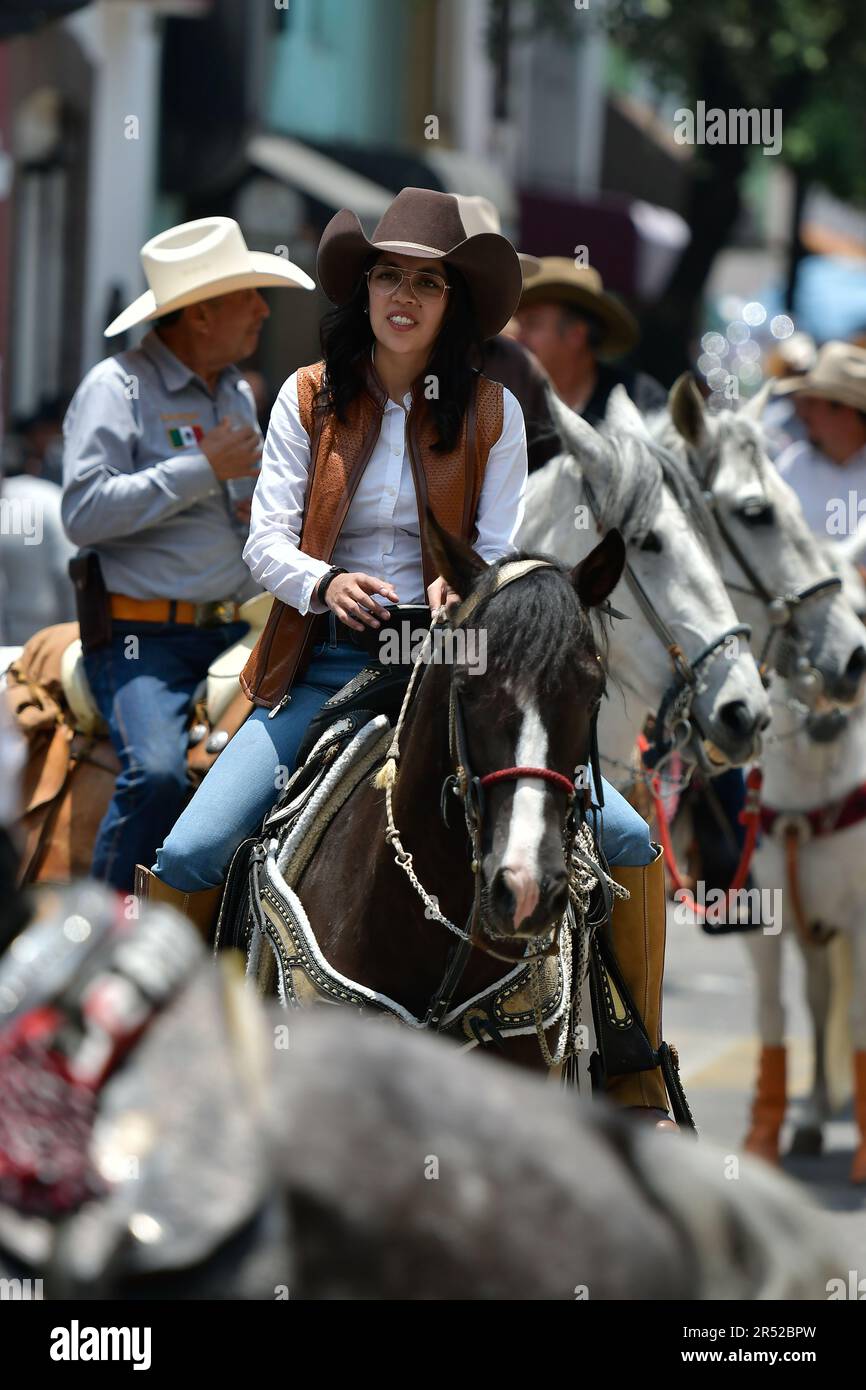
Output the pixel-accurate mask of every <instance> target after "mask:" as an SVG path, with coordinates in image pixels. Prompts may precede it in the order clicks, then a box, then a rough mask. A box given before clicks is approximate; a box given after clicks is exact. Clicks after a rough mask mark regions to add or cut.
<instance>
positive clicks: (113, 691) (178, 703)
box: [85, 622, 247, 893]
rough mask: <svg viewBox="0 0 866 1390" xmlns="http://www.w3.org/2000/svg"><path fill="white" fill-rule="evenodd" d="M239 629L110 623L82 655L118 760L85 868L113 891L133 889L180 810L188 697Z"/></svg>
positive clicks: (231, 626)
mask: <svg viewBox="0 0 866 1390" xmlns="http://www.w3.org/2000/svg"><path fill="white" fill-rule="evenodd" d="M246 630H247V629H246V624H245V623H232V624H229V625H227V626H225V627H221V628H208V629H202V628H194V627H191V626H187V625H186V624H184V625H179V624H165V625H163V624H158V623H140V624H131V623H125V622H124V623H115V624H114V637H113V639H112V641H111V643H110V644H109V645H108V646H105V647H101V648H99V649H98V650H97V651H94V652H90V653H89V654H88V655H87V656H86V657H85V668H86V671H87V678H88V681H89V682H90V687H91V690H92V691H93V696H94V699H95V700H96V703H97V705H98V706H99V709H100V712H101V714H102V716H103V718H104V719H105V721H106V723H107V725H108V730H109V734H110V737H111V742H112V744H113V745H114V749H115V752H116V753H117V756H118V758H119V759H120V765H121V770H120V774H119V776H118V778H117V782H116V783H115V788H114V795H113V797H112V800H111V803H110V805H109V807H108V810H107V812H106V813H105V816H104V818H103V820H102V824H101V825H100V827H99V833H98V835H97V837H96V845H95V847H94V852H93V865H92V869H91V872H92V874H93V877H94V878H98V879H101V880H103V881H104V882H106V883H109V884H111V886H112V887H113V888H116V889H117V890H118V891H119V892H122V893H128V892H131V891H132V887H133V879H134V875H135V865H136V864H137V863H141V864H149V863H150V862H151V860H152V858H153V855H154V851H155V849H156V846H157V845H158V844H159V843H160V842H161V840H162V838H163V836H164V835H165V834H167V832H168V830H169V829H170V827H171V825H172V824H173V822H174V820H175V818H176V817H177V815H178V814H179V813H180V811H181V809H182V807H183V804H184V801H185V800H186V797H187V794H188V787H187V781H186V748H187V722H188V719H189V706H190V701H191V699H192V696H193V694H194V693H195V690H196V688H197V687H198V685H199V683H200V682H201V681H202V680H203V679H204V677H205V676H206V674H207V669H208V667H209V666H210V664H211V662H212V661H214V660H215V659H216V657H218V656H219V655H220V653H221V652H223V651H225V650H226V648H227V647H230V646H232V645H233V643H235V642H237V641H238V640H239V638H241V637H242V636H243V634H244V633H245V632H246Z"/></svg>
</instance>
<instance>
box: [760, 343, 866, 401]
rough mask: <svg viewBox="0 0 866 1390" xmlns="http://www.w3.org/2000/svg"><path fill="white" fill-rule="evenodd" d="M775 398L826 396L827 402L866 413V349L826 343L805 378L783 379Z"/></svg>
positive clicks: (848, 344) (777, 385)
mask: <svg viewBox="0 0 866 1390" xmlns="http://www.w3.org/2000/svg"><path fill="white" fill-rule="evenodd" d="M773 395H774V396H793V395H798V396H823V397H824V399H825V400H827V401H837V402H838V403H839V404H840V405H850V406H853V408H854V409H855V410H866V349H864V348H860V347H854V346H853V344H851V343H825V344H824V346H823V347H822V348H820V349H819V350H818V356H817V357H816V359H815V365H814V367H813V368H812V370H811V371H809V372H806V373H805V374H804V375H802V376H792V377H791V376H789V377H783V378H782V380H781V381H778V382H777V383H776V386H775V389H774V391H773Z"/></svg>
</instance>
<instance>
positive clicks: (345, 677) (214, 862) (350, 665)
mask: <svg viewBox="0 0 866 1390" xmlns="http://www.w3.org/2000/svg"><path fill="white" fill-rule="evenodd" d="M365 661H366V657H365V656H364V654H363V652H360V651H358V649H357V648H356V647H353V646H352V645H351V643H342V642H341V643H339V644H337V645H336V646H331V645H329V644H327V643H323V644H322V645H321V646H318V647H316V648H315V649H314V652H313V659H312V660H311V662H310V665H309V667H308V670H307V674H306V676H305V677H304V680H303V681H301V682H299V683H298V684H297V685H296V686H295V687H294V689H293V690H292V698H291V701H290V703H289V704H288V705H286V706H285V707H284V708H283V709H281V710H280V712H279V714H277V715H275V716H274V718H273V719H269V718H268V711H267V710H263V709H257V710H255V711H254V712H253V713H252V714H251V715H250V717H249V719H248V720H247V721H246V723H245V724H244V725H242V727H241V728H240V729H239V730H238V732H237V733H236V734H235V736H234V738H233V739H232V741H231V743H230V744H229V745H228V747H227V748H226V749H225V750H224V752H222V753H221V754H220V756H219V758H218V759H217V761H216V762H215V763H214V765H213V767H212V768H211V770H210V771H209V772H208V774H207V776H206V777H205V779H204V781H203V782H202V784H201V786H200V787H199V789H198V791H197V792H196V794H195V796H194V797H193V799H192V801H190V803H189V805H188V806H187V807H186V810H185V811H184V812H183V814H182V815H181V817H180V819H179V820H178V821H177V824H176V825H175V826H174V828H173V830H172V831H171V834H170V835H169V836H168V839H167V840H166V842H165V844H164V845H163V846H162V849H161V850H160V851H159V854H158V855H157V859H156V864H155V865H154V870H155V872H156V873H157V874H158V875H159V877H160V878H161V879H163V880H164V881H165V882H166V883H168V884H170V885H171V887H172V888H177V889H178V890H179V891H180V892H182V893H196V892H199V891H200V890H202V889H204V888H214V887H216V886H217V884H220V883H222V882H223V880H224V879H225V876H226V873H227V871H228V866H229V863H230V861H231V857H232V855H233V854H234V852H235V850H236V849H237V847H238V845H239V844H240V843H241V841H242V840H243V839H245V838H246V837H247V836H248V835H252V834H254V833H255V831H256V830H257V829H258V827H259V825H260V824H261V822H262V820H263V819H264V816H265V814H266V812H267V811H268V809H269V808H270V807H271V806H272V805H273V804H274V802H275V801H276V800H277V796H278V794H279V789H280V788H281V787H283V786H285V782H286V775H287V773H288V774H290V773H291V772H292V771H293V770H294V766H295V758H296V756H297V751H298V748H299V746H300V742H301V739H302V738H303V736H304V733H305V732H306V728H307V725H308V724H309V722H310V720H311V719H312V718H313V716H314V715H315V714H317V713H318V712H319V710H320V709H321V707H322V705H323V704H324V703H325V700H326V699H327V698H328V696H329V695H332V694H333V693H334V692H335V691H336V690H339V689H340V688H341V686H343V685H345V684H346V682H347V681H349V680H351V679H352V676H354V675H356V674H357V672H358V671H360V670H361V668H362V667H363V666H364V663H365ZM604 795H605V809H604V837H603V838H604V847H605V852H606V853H607V856H608V859H609V860H610V862H611V864H633V865H640V864H649V863H650V862H651V860H652V859H653V858H654V851H653V849H652V846H651V843H650V838H649V828H648V826H647V824H646V821H644V820H642V819H641V817H640V816H639V815H638V813H637V811H635V810H633V808H632V807H631V806H630V805H629V804H628V802H627V801H626V800H625V799H624V798H623V797H621V796H620V794H619V792H617V791H615V790H614V788H613V787H611V786H610V785H609V784H608V783H607V782H605V784H604Z"/></svg>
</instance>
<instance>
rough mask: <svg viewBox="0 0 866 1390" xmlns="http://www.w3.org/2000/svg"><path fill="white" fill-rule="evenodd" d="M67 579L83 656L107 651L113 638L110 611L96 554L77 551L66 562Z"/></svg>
mask: <svg viewBox="0 0 866 1390" xmlns="http://www.w3.org/2000/svg"><path fill="white" fill-rule="evenodd" d="M69 577H70V579H71V580H72V584H73V587H74V589H75V605H76V608H77V610H78V627H79V631H80V634H81V645H82V647H83V648H84V650H85V652H93V651H96V650H97V649H98V648H99V647H107V646H108V644H109V643H110V641H111V636H112V632H111V608H110V606H109V602H108V590H107V589H106V587H105V580H104V579H103V577H102V566H101V565H100V563H99V556H98V555H97V553H96V551H95V550H79V552H78V554H77V555H74V556H73V558H72V559H71V560H70V561H69Z"/></svg>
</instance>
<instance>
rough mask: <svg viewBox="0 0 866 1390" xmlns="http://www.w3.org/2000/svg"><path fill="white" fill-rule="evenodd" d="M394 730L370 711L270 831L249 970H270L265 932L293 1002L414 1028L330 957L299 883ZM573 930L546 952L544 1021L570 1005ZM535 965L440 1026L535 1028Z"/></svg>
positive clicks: (288, 1002)
mask: <svg viewBox="0 0 866 1390" xmlns="http://www.w3.org/2000/svg"><path fill="white" fill-rule="evenodd" d="M390 736H391V731H390V726H389V723H388V720H387V719H386V718H385V717H384V716H383V715H379V716H377V717H376V718H375V719H371V720H370V721H369V723H367V724H366V725H365V726H364V728H363V729H361V730H360V731H359V732H358V733H357V734H356V735H355V737H354V738H353V739H352V741H351V743H350V744H349V745H348V746H347V747H346V748H345V749H344V750H343V752H342V753H341V754H340V756H339V757H338V758H337V759H336V761H335V762H334V763H333V765H332V766H331V767H330V768H329V769H328V770H327V772H326V773H325V775H324V777H323V778H322V780H321V781H320V782H319V783H318V785H317V786H316V787H315V790H314V792H313V795H312V796H311V797H310V798H309V799H308V800H306V802H305V804H304V805H303V807H302V809H301V810H300V814H299V815H298V818H297V820H296V821H295V823H294V824H293V825H292V826H291V828H290V829H289V830H288V833H284V835H283V836H282V837H281V841H280V840H277V839H271V840H270V841H269V843H268V846H267V852H266V855H265V857H264V859H261V860H259V861H258V862H257V863H254V864H253V865H252V868H251V873H252V875H253V885H252V887H253V892H252V895H251V904H252V909H253V916H254V919H255V922H256V925H257V927H258V931H257V932H256V933H255V934H254V939H253V942H252V943H251V948H250V953H249V956H248V961H247V973H248V975H256V976H262V975H263V974H264V973H265V971H264V968H263V962H262V953H261V947H262V945H263V942H264V941H265V940H266V941H267V943H268V945H269V947H270V949H271V951H272V952H273V956H274V961H275V964H276V967H277V989H278V994H279V996H280V999H281V1001H282V1002H283V1004H284V1005H285V1006H286V1007H291V1006H295V1007H305V1006H308V1005H310V1004H314V1003H331V1004H344V1005H345V1004H349V1005H352V1006H354V1007H355V1008H357V1009H359V1010H360V1011H362V1012H363V1011H368V1010H373V1011H375V1012H377V1013H379V1014H384V1015H386V1016H390V1017H392V1018H394V1019H396V1020H398V1021H399V1022H400V1023H403V1024H405V1025H407V1026H408V1027H410V1028H421V1027H423V1026H424V1025H423V1021H422V1020H421V1019H419V1018H416V1017H415V1016H414V1015H413V1014H412V1013H410V1012H409V1010H408V1009H406V1008H404V1006H403V1005H402V1004H400V1003H398V1002H397V1000H395V999H391V998H390V997H389V996H388V995H385V994H380V993H379V992H378V991H376V990H373V989H370V988H368V987H367V986H366V985H362V984H359V983H358V982H357V981H354V980H350V979H348V978H347V977H346V976H344V975H341V974H340V972H339V971H338V970H335V969H334V967H333V966H331V965H330V964H329V962H328V961H327V960H326V959H325V957H324V955H323V954H322V952H321V950H320V948H319V944H318V942H317V941H316V937H315V933H314V931H313V928H312V926H311V924H310V921H309V918H308V917H307V914H306V911H305V909H304V906H303V903H302V902H301V899H300V898H299V897H298V894H297V893H296V892H295V886H294V885H296V884H297V883H299V881H300V879H301V875H302V874H303V872H304V870H305V868H306V866H307V864H308V863H309V861H310V859H311V858H312V855H313V854H314V852H315V850H316V849H317V847H318V845H319V843H320V841H321V838H322V836H323V834H324V832H325V830H326V829H327V827H328V825H329V824H330V823H331V821H332V820H333V818H334V816H335V815H336V814H337V811H338V810H339V809H340V807H341V806H342V805H343V804H344V802H345V801H347V800H348V798H349V796H350V795H351V793H352V792H353V791H354V789H355V787H357V786H358V784H359V783H360V781H361V780H362V778H364V777H365V776H367V775H368V774H369V773H370V772H372V771H373V769H374V768H375V767H378V766H379V765H381V763H382V761H383V760H384V757H385V753H386V751H387V747H388V744H389V741H390ZM566 936H567V933H562V934H561V938H560V951H559V954H558V955H556V956H552V957H547V958H546V959H545V961H544V965H543V971H542V981H541V986H542V987H541V998H542V1018H543V1022H544V1026H545V1027H547V1026H548V1025H551V1024H553V1023H556V1022H558V1021H559V1020H560V1019H561V1018H562V1016H563V1014H564V1012H565V1010H566V1008H567V1005H568V1000H567V998H566V990H565V980H566V978H567V968H566V965H565V964H564V962H563V958H562V952H563V950H565V949H567V945H566V942H565V937H566ZM527 949H529V948H527ZM536 970H537V961H536V959H535V958H534V957H527V959H526V960H525V961H520V962H518V964H517V965H515V966H514V967H513V968H512V969H511V970H509V972H508V974H507V975H505V976H504V977H503V978H501V979H499V980H497V981H495V982H494V983H493V984H492V985H489V986H488V987H487V988H486V989H484V990H481V991H479V993H477V994H475V995H473V996H472V997H471V998H470V999H467V1000H465V1001H464V1002H463V1003H461V1004H459V1005H458V1006H456V1007H455V1008H454V1009H452V1010H451V1011H450V1012H449V1013H448V1014H446V1016H445V1018H444V1019H443V1020H442V1025H441V1028H440V1032H442V1033H443V1034H445V1035H446V1036H451V1037H453V1038H454V1039H455V1040H458V1041H462V1042H464V1043H465V1044H466V1046H467V1047H476V1046H478V1041H479V1040H478V1035H477V1030H478V1028H479V1027H481V1028H484V1029H485V1030H486V1031H487V1032H488V1033H489V1034H490V1035H491V1036H494V1034H495V1032H498V1033H501V1034H510V1035H516V1034H517V1035H519V1034H530V1033H535V1031H536V1019H535V1013H534V1007H533V1004H534V995H533V988H534V985H533V980H534V975H535V972H536ZM473 1022H474V1023H475V1027H473Z"/></svg>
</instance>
